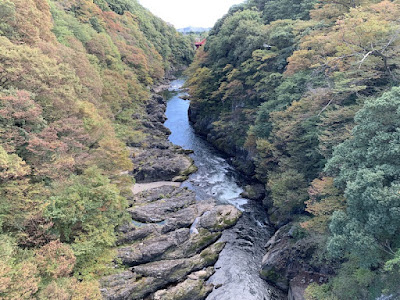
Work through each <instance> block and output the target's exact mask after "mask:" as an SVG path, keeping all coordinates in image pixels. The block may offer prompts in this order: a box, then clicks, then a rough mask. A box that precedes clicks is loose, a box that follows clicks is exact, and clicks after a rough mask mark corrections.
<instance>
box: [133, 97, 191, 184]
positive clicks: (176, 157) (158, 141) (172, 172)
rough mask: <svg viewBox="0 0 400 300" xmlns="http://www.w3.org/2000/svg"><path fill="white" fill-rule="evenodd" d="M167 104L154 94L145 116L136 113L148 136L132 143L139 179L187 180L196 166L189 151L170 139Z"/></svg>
mask: <svg viewBox="0 0 400 300" xmlns="http://www.w3.org/2000/svg"><path fill="white" fill-rule="evenodd" d="M165 108H166V103H165V100H164V98H163V97H162V96H160V95H157V94H154V95H153V96H152V97H151V99H150V100H149V101H148V102H147V105H146V114H145V117H143V116H140V115H135V116H134V118H135V119H138V120H140V122H141V124H142V126H143V128H144V129H143V132H144V135H145V138H144V139H143V140H142V141H141V142H140V143H135V144H133V143H132V144H131V145H130V150H131V155H132V161H133V164H134V169H133V170H132V175H133V177H135V180H136V182H154V181H178V182H181V181H184V180H186V179H187V178H188V176H189V175H190V174H191V173H193V172H195V171H196V170H197V168H196V167H195V166H194V164H193V160H192V159H191V158H190V157H188V156H187V155H186V154H187V152H188V151H185V150H183V149H182V148H181V147H178V146H175V145H173V144H172V143H171V142H169V141H168V135H169V134H170V131H169V129H167V128H166V127H164V125H163V124H164V122H165V120H166V117H165V113H164V112H165Z"/></svg>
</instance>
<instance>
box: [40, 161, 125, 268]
mask: <svg viewBox="0 0 400 300" xmlns="http://www.w3.org/2000/svg"><path fill="white" fill-rule="evenodd" d="M54 191H56V194H55V195H54V196H53V197H51V198H50V201H49V205H48V206H47V208H46V212H45V215H46V216H47V217H48V218H50V220H51V221H52V222H53V223H54V230H55V233H56V234H57V235H58V236H59V237H60V240H61V241H62V242H67V243H73V245H72V248H73V249H74V253H75V255H76V257H77V260H78V261H77V265H78V267H81V266H82V265H83V264H84V263H86V261H88V260H92V259H94V258H95V257H96V255H100V254H101V252H102V251H103V250H104V249H106V248H108V247H110V246H113V245H114V242H115V233H114V228H115V227H116V226H118V225H119V224H121V222H123V221H124V216H125V208H126V205H127V204H126V200H125V199H124V198H123V197H121V196H120V192H119V190H118V189H117V187H116V186H115V185H113V184H111V183H110V181H109V179H108V178H107V177H105V176H103V175H102V174H101V173H100V170H99V169H98V168H95V167H92V168H89V169H87V170H86V171H85V172H84V174H83V175H79V176H72V177H71V179H70V181H69V183H68V184H65V183H64V184H63V185H62V186H61V187H57V186H55V190H54Z"/></svg>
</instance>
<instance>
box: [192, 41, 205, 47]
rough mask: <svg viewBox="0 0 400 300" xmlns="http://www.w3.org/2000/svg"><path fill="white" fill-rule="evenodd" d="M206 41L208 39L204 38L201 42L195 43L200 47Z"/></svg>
mask: <svg viewBox="0 0 400 300" xmlns="http://www.w3.org/2000/svg"><path fill="white" fill-rule="evenodd" d="M205 43H206V39H204V40H202V41H201V42H197V43H196V44H194V45H195V46H196V49H199V48H200V47H201V46H203V45H204V44H205Z"/></svg>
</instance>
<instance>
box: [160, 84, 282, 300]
mask: <svg viewBox="0 0 400 300" xmlns="http://www.w3.org/2000/svg"><path fill="white" fill-rule="evenodd" d="M183 84H184V80H182V79H178V80H175V81H173V82H172V83H171V86H170V89H169V92H168V93H166V97H167V100H168V101H167V111H166V115H167V118H168V120H167V121H166V122H165V126H166V127H167V128H169V129H170V130H171V132H172V133H171V135H170V137H169V139H170V141H171V142H172V143H174V144H176V145H179V146H181V147H183V148H184V149H191V150H193V151H194V154H192V155H191V157H192V158H193V159H194V161H195V164H196V166H197V167H198V168H199V170H198V171H197V172H196V173H194V174H192V175H191V176H190V177H189V179H188V180H187V181H185V182H184V183H183V184H182V186H183V187H188V188H189V189H191V190H193V191H195V192H196V196H197V198H198V200H199V201H201V200H204V199H209V198H211V197H212V198H214V199H216V200H217V201H218V203H221V204H232V205H235V206H236V207H237V208H239V209H240V210H242V211H243V217H242V218H241V219H240V220H239V222H238V223H237V224H236V225H235V226H234V227H233V228H231V229H229V230H226V231H225V232H224V234H223V235H222V237H221V240H222V241H226V242H227V244H226V247H225V249H224V250H223V251H222V252H221V254H220V257H219V260H218V262H217V263H216V265H215V268H216V272H215V274H214V275H213V276H212V277H211V278H210V279H209V282H210V283H213V284H214V285H216V286H219V285H220V287H219V288H217V289H214V291H213V292H212V293H211V294H210V295H209V296H208V297H207V299H208V300H269V299H271V300H281V299H287V296H284V295H283V294H282V293H280V292H279V291H277V290H276V289H274V288H273V287H271V286H270V285H268V283H266V282H265V281H264V280H262V279H261V278H260V277H259V270H260V265H261V260H262V256H263V255H264V254H265V253H264V245H265V244H266V242H267V241H268V239H269V238H270V237H271V235H272V234H273V229H272V228H271V227H270V226H268V225H266V224H265V223H264V221H265V220H266V214H265V212H264V209H263V208H262V206H261V205H260V204H259V203H257V202H255V201H251V200H248V199H244V198H241V197H240V194H241V192H243V189H242V188H241V186H240V175H239V174H238V173H237V172H236V171H235V169H234V168H233V167H232V166H231V165H230V164H229V163H228V162H227V161H226V160H225V159H224V158H223V155H221V154H220V153H219V152H217V151H216V150H215V149H214V148H213V147H212V146H211V145H210V144H208V143H207V142H206V141H205V140H204V139H202V138H201V137H200V136H198V135H196V133H195V132H194V130H193V128H192V127H191V125H190V123H189V119H188V108H189V101H188V100H183V99H181V98H180V97H181V96H183V95H184V94H185V93H184V92H183V91H181V87H182V85H183Z"/></svg>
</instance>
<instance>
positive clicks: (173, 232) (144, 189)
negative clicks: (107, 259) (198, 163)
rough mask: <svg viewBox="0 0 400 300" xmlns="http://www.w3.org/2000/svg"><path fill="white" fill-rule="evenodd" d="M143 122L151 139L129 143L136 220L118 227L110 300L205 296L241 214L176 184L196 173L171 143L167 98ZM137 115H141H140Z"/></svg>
mask: <svg viewBox="0 0 400 300" xmlns="http://www.w3.org/2000/svg"><path fill="white" fill-rule="evenodd" d="M146 111H147V115H145V116H144V117H143V116H136V117H137V118H139V117H140V118H142V119H141V122H142V124H143V126H144V128H145V130H144V133H145V134H146V138H145V140H144V141H142V142H141V143H140V144H132V145H130V150H131V154H132V161H133V163H134V169H133V170H132V176H133V177H134V178H135V180H136V182H137V183H138V185H139V188H136V189H135V187H133V189H132V191H133V192H135V194H133V196H132V198H131V199H129V204H130V205H129V208H128V213H129V214H130V216H131V219H132V221H131V222H130V223H127V224H125V225H124V226H121V227H120V228H118V241H117V245H118V248H117V257H116V258H115V266H116V274H114V275H111V276H107V277H104V278H102V280H101V286H102V294H103V297H104V298H105V299H113V300H117V299H118V300H119V299H154V300H156V299H182V300H184V299H186V300H196V299H199V300H200V299H205V298H206V297H207V295H208V294H209V293H210V292H211V291H212V290H213V289H214V286H213V284H208V283H207V280H208V279H209V278H210V277H211V276H212V275H213V274H214V268H213V265H214V264H215V263H216V261H217V259H218V256H219V253H220V252H221V251H222V250H223V248H224V246H225V243H224V242H219V241H218V240H219V239H220V237H221V235H222V232H223V231H224V230H225V229H227V228H230V227H232V226H233V225H235V224H236V222H237V221H238V219H239V218H240V216H241V214H242V213H241V212H240V211H239V210H238V209H237V208H235V207H234V206H232V205H217V204H216V202H215V201H214V200H213V199H211V198H210V199H208V200H205V201H197V200H196V194H195V192H193V191H190V190H188V189H187V188H180V187H178V186H177V185H178V184H177V183H176V182H181V181H184V180H185V179H187V177H188V175H190V174H191V173H193V172H194V171H196V169H197V168H196V167H195V166H194V164H193V160H192V159H191V158H190V157H188V156H187V153H190V151H186V150H183V149H182V148H181V147H178V146H175V145H173V144H172V143H171V142H169V141H168V135H169V134H170V131H169V130H168V129H167V128H165V127H164V126H163V123H164V121H165V120H166V117H165V114H164V112H165V101H164V99H163V98H162V97H161V96H159V95H157V94H154V95H153V96H152V97H151V99H150V100H149V101H148V102H147V105H146ZM134 117H135V116H134Z"/></svg>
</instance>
